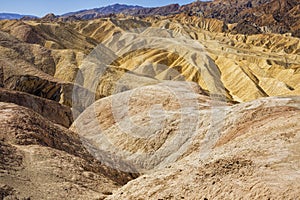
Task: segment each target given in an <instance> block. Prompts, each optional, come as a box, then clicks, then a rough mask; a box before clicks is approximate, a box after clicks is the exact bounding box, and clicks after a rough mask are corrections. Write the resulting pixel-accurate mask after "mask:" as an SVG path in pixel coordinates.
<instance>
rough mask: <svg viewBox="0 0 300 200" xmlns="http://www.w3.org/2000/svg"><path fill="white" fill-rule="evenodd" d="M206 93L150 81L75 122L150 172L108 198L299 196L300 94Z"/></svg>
mask: <svg viewBox="0 0 300 200" xmlns="http://www.w3.org/2000/svg"><path fill="white" fill-rule="evenodd" d="M201 93H202V92H201V90H199V88H198V89H197V87H195V85H193V84H187V83H182V82H166V83H163V84H159V85H155V86H147V87H144V88H141V89H135V90H132V91H129V92H125V93H121V94H117V95H114V96H111V97H109V98H105V99H102V100H99V101H97V102H96V103H95V104H93V105H92V106H91V107H90V108H88V109H87V110H86V111H85V112H84V113H83V114H82V115H81V116H80V117H79V118H78V119H77V121H75V123H74V125H73V127H72V129H73V130H77V131H78V133H79V134H80V135H82V136H83V137H84V138H86V139H87V140H88V141H89V143H90V144H91V146H92V147H94V148H95V149H98V150H100V151H105V152H108V153H113V154H114V155H118V156H120V157H121V158H123V159H125V160H127V161H128V162H130V163H132V164H133V165H134V166H135V167H136V168H137V169H139V170H140V171H142V172H144V173H145V174H144V175H143V176H141V177H139V178H137V179H136V180H133V181H131V182H129V183H128V184H126V185H125V186H123V187H122V188H121V189H120V190H118V191H117V192H115V193H114V194H113V195H112V196H110V197H109V198H108V199H216V198H217V199H221V198H225V199H226V198H228V199H258V198H259V199H277V198H278V197H280V198H286V199H296V198H298V194H299V188H300V185H299V180H300V175H299V170H300V162H299V156H300V154H299V152H300V151H299V144H300V135H299V134H300V126H299V123H298V121H299V119H300V110H299V105H300V104H299V103H300V99H299V98H298V97H290V98H278V97H277V98H276V97H272V98H262V99H259V100H255V101H251V102H247V103H241V104H238V105H233V106H229V105H225V104H222V103H218V102H217V101H212V100H211V99H209V98H208V97H206V96H202V95H201ZM86 130H89V131H86ZM95 149H93V150H94V151H95ZM99 159H101V158H99ZM101 161H102V162H106V161H105V160H104V159H102V160H101ZM123 170H126V169H125V168H124V169H123ZM127 170H128V169H127Z"/></svg>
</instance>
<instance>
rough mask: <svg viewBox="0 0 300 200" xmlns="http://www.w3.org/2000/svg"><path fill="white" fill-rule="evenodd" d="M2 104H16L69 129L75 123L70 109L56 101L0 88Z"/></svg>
mask: <svg viewBox="0 0 300 200" xmlns="http://www.w3.org/2000/svg"><path fill="white" fill-rule="evenodd" d="M0 94H1V95H0V102H7V103H15V104H17V105H20V106H24V107H27V108H29V109H32V110H34V111H35V112H37V113H39V114H40V115H42V116H43V117H45V118H47V119H48V120H50V121H51V122H53V123H56V124H60V125H62V126H64V127H66V128H68V127H69V126H70V125H71V124H72V123H73V115H72V111H71V109H70V108H69V107H67V106H64V105H61V104H59V103H57V102H55V101H50V100H47V99H43V98H39V97H37V96H34V95H30V94H28V93H23V92H18V91H11V90H6V89H2V88H0Z"/></svg>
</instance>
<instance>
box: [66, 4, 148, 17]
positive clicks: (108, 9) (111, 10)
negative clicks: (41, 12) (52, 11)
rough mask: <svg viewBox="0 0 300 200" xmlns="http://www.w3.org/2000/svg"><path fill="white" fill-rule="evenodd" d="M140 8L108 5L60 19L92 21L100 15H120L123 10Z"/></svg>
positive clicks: (137, 7) (77, 12)
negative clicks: (71, 18)
mask: <svg viewBox="0 0 300 200" xmlns="http://www.w3.org/2000/svg"><path fill="white" fill-rule="evenodd" d="M142 8H143V7H141V6H132V5H124V4H114V5H109V6H105V7H100V8H93V9H88V10H80V11H76V12H70V13H66V14H63V15H62V17H69V16H76V17H79V18H81V19H93V18H97V17H99V16H102V15H108V14H117V13H121V12H122V11H124V10H135V9H142Z"/></svg>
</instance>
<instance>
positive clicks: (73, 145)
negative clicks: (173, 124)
mask: <svg viewBox="0 0 300 200" xmlns="http://www.w3.org/2000/svg"><path fill="white" fill-rule="evenodd" d="M0 114H1V115H0V116H1V124H0V132H1V134H0V151H1V154H0V156H1V159H0V160H1V161H0V176H1V178H0V185H1V191H2V190H4V193H3V192H1V195H2V198H3V196H4V197H5V196H11V198H12V197H13V196H14V197H18V198H20V199H22V198H23V197H26V198H30V199H47V198H51V199H61V198H68V199H102V198H104V197H105V196H106V195H108V194H110V193H111V192H112V191H113V190H114V189H116V188H118V187H120V185H122V184H124V183H126V182H127V181H129V180H131V179H132V178H134V177H135V175H134V174H127V173H123V172H120V171H117V170H115V169H112V168H109V167H107V166H104V165H103V164H101V163H100V162H98V161H97V160H95V159H94V158H93V157H92V156H91V155H90V154H89V153H88V152H87V151H86V150H85V148H84V147H83V145H82V141H81V140H80V138H79V136H78V135H76V134H75V133H73V132H72V131H69V130H68V129H66V128H63V127H62V126H59V125H55V124H53V123H51V122H50V121H48V120H47V119H45V118H43V117H42V116H40V115H39V114H37V113H35V112H33V111H32V110H30V109H27V108H24V107H20V106H17V105H15V104H10V103H0ZM122 164H124V165H126V163H122V162H120V165H122ZM5 191H6V192H5Z"/></svg>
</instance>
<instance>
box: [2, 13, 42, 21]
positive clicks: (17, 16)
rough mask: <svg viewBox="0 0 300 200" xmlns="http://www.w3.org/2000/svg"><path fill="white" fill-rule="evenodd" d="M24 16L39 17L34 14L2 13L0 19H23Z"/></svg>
mask: <svg viewBox="0 0 300 200" xmlns="http://www.w3.org/2000/svg"><path fill="white" fill-rule="evenodd" d="M23 17H30V18H37V17H36V16H33V15H20V14H15V13H0V20H2V19H21V18H23Z"/></svg>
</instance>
